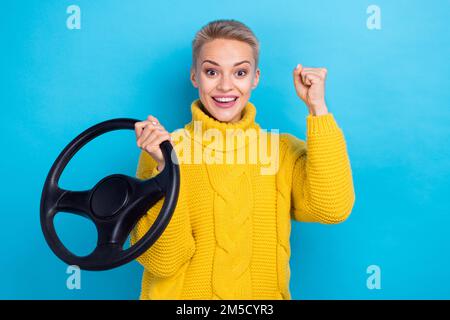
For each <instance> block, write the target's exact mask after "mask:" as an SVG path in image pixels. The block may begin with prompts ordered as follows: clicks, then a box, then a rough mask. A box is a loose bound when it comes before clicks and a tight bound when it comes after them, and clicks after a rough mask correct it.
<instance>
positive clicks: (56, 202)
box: [40, 118, 180, 271]
mask: <svg viewBox="0 0 450 320" xmlns="http://www.w3.org/2000/svg"><path fill="white" fill-rule="evenodd" d="M138 121H139V120H136V119H130V118H117V119H112V120H108V121H104V122H101V123H98V124H96V125H94V126H92V127H90V128H88V129H86V130H85V131H83V132H82V133H80V134H79V135H78V136H77V137H75V138H74V139H73V140H72V141H71V142H70V143H69V144H68V145H67V146H66V147H65V148H64V149H63V151H62V152H61V153H60V154H59V156H58V158H57V159H56V160H55V162H54V163H53V165H52V167H51V169H50V171H49V173H48V175H47V178H46V180H45V183H44V187H43V189H42V195H41V205H40V222H41V228H42V231H43V234H44V237H45V240H46V241H47V244H48V245H49V247H50V248H51V250H52V251H53V252H54V253H55V255H56V256H57V257H59V258H60V259H61V260H63V261H64V262H65V263H67V264H69V265H76V266H78V267H79V268H80V269H84V270H92V271H100V270H108V269H112V268H116V267H119V266H121V265H123V264H126V263H128V262H130V261H132V260H134V259H136V258H137V257H139V256H140V255H141V254H143V253H144V252H145V251H146V250H148V248H150V247H151V246H152V245H153V243H155V242H156V240H158V239H159V237H160V236H161V235H162V233H163V232H164V230H165V228H166V227H167V225H168V224H169V222H170V219H171V218H172V215H173V212H174V210H175V207H176V203H177V201H178V194H179V188H180V172H179V166H178V160H177V158H176V154H175V152H174V150H173V147H172V144H171V143H170V142H169V141H167V140H166V141H163V142H162V143H161V144H160V147H161V151H162V154H163V156H164V159H165V166H164V169H163V171H162V172H160V173H159V174H158V175H157V176H155V177H153V178H150V179H147V180H140V179H137V178H135V177H130V176H126V175H122V174H113V175H109V176H107V177H104V178H103V179H101V180H100V181H99V182H97V184H96V185H95V186H94V187H93V188H92V189H89V190H84V191H70V190H64V189H61V188H60V187H59V186H58V182H59V178H60V176H61V174H62V172H63V171H64V169H65V167H66V166H67V164H68V163H69V161H70V160H71V159H72V158H73V156H74V155H75V154H76V153H77V152H78V151H79V150H80V149H81V148H82V147H83V146H85V145H86V144H87V143H88V142H89V141H91V140H93V139H94V138H96V137H98V136H100V135H103V134H105V133H107V132H110V131H114V130H120V129H131V130H134V124H135V123H136V122H138ZM162 197H164V198H165V199H164V203H163V206H162V208H161V211H160V212H159V214H158V216H157V218H156V220H155V221H154V223H153V225H152V226H151V227H150V229H149V230H148V231H147V232H146V234H145V235H144V236H143V237H141V239H139V241H137V242H136V243H135V244H134V245H133V246H131V247H130V248H128V249H125V250H123V245H124V244H125V242H126V240H127V238H128V235H129V234H130V233H131V231H132V230H133V228H134V227H135V225H136V223H137V222H138V221H139V219H140V218H141V217H142V216H143V215H144V214H145V213H146V212H147V211H148V210H149V209H150V208H151V207H153V206H154V204H156V202H158V201H159V200H160V199H161V198H162ZM60 211H64V212H69V213H74V214H78V215H81V216H84V217H86V218H88V219H90V220H92V221H93V222H94V224H95V226H96V228H97V235H98V241H97V245H96V247H95V249H94V251H93V252H91V253H90V254H88V255H87V256H77V255H75V254H73V253H72V252H70V251H69V250H68V249H67V248H66V247H65V246H64V244H63V243H62V242H61V240H60V239H59V237H58V235H57V233H56V230H55V227H54V217H55V216H56V214H57V213H58V212H60Z"/></svg>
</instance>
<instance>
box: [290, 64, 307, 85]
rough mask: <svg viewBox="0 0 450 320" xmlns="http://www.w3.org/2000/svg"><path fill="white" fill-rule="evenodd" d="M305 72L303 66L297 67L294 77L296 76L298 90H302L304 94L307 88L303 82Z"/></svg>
mask: <svg viewBox="0 0 450 320" xmlns="http://www.w3.org/2000/svg"><path fill="white" fill-rule="evenodd" d="M302 70H303V66H302V65H301V64H298V65H297V68H295V69H294V72H293V76H294V84H295V87H296V88H300V90H301V91H302V92H304V90H306V86H305V85H304V84H303V82H302V80H301V72H302Z"/></svg>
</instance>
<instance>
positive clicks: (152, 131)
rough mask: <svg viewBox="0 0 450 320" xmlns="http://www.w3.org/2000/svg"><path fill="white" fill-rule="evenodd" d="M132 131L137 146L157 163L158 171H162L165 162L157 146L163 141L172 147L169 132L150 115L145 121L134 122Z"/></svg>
mask: <svg viewBox="0 0 450 320" xmlns="http://www.w3.org/2000/svg"><path fill="white" fill-rule="evenodd" d="M134 131H135V133H136V143H137V146H138V147H139V148H141V149H142V150H145V151H146V152H147V153H148V154H149V155H150V156H151V157H152V158H153V159H154V160H155V161H156V162H157V163H158V170H159V171H162V170H163V169H164V165H165V160H164V156H163V154H162V151H161V148H160V146H159V145H160V144H161V143H162V142H163V141H165V140H169V141H170V143H171V144H172V146H173V142H172V137H171V136H170V134H169V132H167V131H166V129H164V127H163V126H162V125H161V124H159V121H158V119H156V118H155V117H153V116H151V115H150V116H148V118H147V120H144V121H140V122H136V123H135V124H134Z"/></svg>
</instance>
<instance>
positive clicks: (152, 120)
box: [147, 115, 159, 124]
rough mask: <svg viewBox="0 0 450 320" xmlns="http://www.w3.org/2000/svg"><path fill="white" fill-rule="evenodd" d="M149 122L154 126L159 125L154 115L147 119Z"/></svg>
mask: <svg viewBox="0 0 450 320" xmlns="http://www.w3.org/2000/svg"><path fill="white" fill-rule="evenodd" d="M147 120H149V121H151V122H152V123H153V124H159V120H158V119H157V118H156V117H154V116H152V115H149V116H148V117H147Z"/></svg>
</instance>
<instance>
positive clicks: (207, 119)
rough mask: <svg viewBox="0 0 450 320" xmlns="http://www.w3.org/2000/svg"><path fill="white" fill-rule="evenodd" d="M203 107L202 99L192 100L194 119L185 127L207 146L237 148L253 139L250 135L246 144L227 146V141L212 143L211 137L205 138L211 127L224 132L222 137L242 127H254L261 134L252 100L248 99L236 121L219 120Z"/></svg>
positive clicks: (227, 149) (244, 129)
mask: <svg viewBox="0 0 450 320" xmlns="http://www.w3.org/2000/svg"><path fill="white" fill-rule="evenodd" d="M202 107H203V104H202V102H201V100H200V99H196V100H194V101H193V102H192V104H191V112H192V121H191V122H189V123H188V124H186V125H185V129H186V130H188V131H189V133H190V134H191V137H192V138H193V139H194V140H195V141H197V142H199V143H201V144H202V145H203V146H204V147H206V148H212V149H214V150H217V151H229V150H235V149H239V148H242V147H244V146H246V145H247V144H248V143H249V142H250V141H252V140H253V139H252V137H250V138H249V139H247V138H246V139H245V145H242V144H239V143H234V144H232V146H227V145H226V143H223V146H220V145H219V146H218V145H214V144H211V140H210V139H205V138H204V133H205V131H207V130H209V129H214V130H218V131H219V132H220V134H222V137H226V135H227V133H228V134H230V133H232V132H234V131H235V130H236V129H241V130H243V131H244V132H245V131H246V130H248V129H253V130H256V131H257V133H258V134H259V129H260V127H259V125H258V123H256V122H255V117H256V108H255V106H254V105H253V103H251V102H250V101H247V104H246V105H245V107H244V109H243V110H242V117H241V119H240V120H239V121H237V122H235V123H229V122H221V121H218V120H216V119H215V118H213V117H211V116H209V115H208V114H206V113H205V111H203V109H202ZM199 130H201V132H199ZM213 140H214V138H213ZM212 145H213V146H212Z"/></svg>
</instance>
